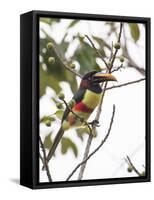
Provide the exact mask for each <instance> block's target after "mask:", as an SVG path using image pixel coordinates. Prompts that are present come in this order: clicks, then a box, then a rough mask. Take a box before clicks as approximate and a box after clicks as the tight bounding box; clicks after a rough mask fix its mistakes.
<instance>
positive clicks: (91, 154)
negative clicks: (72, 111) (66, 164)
mask: <svg viewBox="0 0 154 200" xmlns="http://www.w3.org/2000/svg"><path fill="white" fill-rule="evenodd" d="M114 116H115V105H113V111H112V116H111V120H110V125H109V128H108V131H107V134H106V136H105V137H104V139H103V140H102V141H101V143H100V144H99V146H98V147H97V148H96V149H95V150H94V151H92V153H90V154H89V156H87V157H86V158H85V159H84V160H83V161H82V162H80V163H79V164H78V165H77V166H76V167H75V168H74V170H73V171H72V172H71V173H70V175H69V176H68V178H67V179H66V181H68V180H69V179H70V178H71V177H72V176H73V174H74V173H75V172H76V170H77V169H78V168H79V167H80V166H81V165H83V164H84V163H86V162H87V160H89V159H90V158H91V157H92V156H93V155H94V154H95V153H96V152H97V151H98V150H99V149H100V148H101V147H102V146H103V144H104V143H105V142H106V140H107V138H108V136H109V134H110V132H111V128H112V124H113V120H114Z"/></svg>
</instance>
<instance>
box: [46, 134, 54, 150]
mask: <svg viewBox="0 0 154 200" xmlns="http://www.w3.org/2000/svg"><path fill="white" fill-rule="evenodd" d="M51 134H52V132H50V133H49V134H48V135H47V136H46V137H45V140H44V147H45V148H46V149H50V148H51V146H52V144H53V142H52V140H51Z"/></svg>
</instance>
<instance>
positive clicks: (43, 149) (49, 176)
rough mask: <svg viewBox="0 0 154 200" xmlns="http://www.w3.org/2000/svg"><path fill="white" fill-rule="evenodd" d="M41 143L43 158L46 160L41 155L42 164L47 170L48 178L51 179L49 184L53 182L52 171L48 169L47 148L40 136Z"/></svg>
mask: <svg viewBox="0 0 154 200" xmlns="http://www.w3.org/2000/svg"><path fill="white" fill-rule="evenodd" d="M39 141H40V145H41V148H42V152H43V156H44V158H42V156H41V155H40V158H41V161H42V163H43V166H44V167H45V169H46V173H47V177H48V179H49V182H52V178H51V174H50V170H49V167H48V162H47V157H46V152H45V148H44V145H43V142H42V139H41V137H40V136H39Z"/></svg>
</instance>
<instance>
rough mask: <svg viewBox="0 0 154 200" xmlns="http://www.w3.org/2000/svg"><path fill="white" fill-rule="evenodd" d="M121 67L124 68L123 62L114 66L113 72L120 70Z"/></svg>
mask: <svg viewBox="0 0 154 200" xmlns="http://www.w3.org/2000/svg"><path fill="white" fill-rule="evenodd" d="M121 68H123V63H121V65H120V66H119V67H116V68H114V69H113V70H112V71H111V73H113V72H116V71H119V70H120V69H121Z"/></svg>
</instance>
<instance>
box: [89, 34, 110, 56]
mask: <svg viewBox="0 0 154 200" xmlns="http://www.w3.org/2000/svg"><path fill="white" fill-rule="evenodd" d="M92 38H93V39H94V40H95V41H96V42H97V44H98V45H99V50H100V51H101V53H102V55H103V56H104V57H105V56H106V54H105V51H104V49H103V48H104V47H107V48H108V49H109V50H111V47H110V46H109V45H108V44H107V43H106V42H105V41H104V40H103V39H102V38H100V37H96V36H92Z"/></svg>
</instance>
